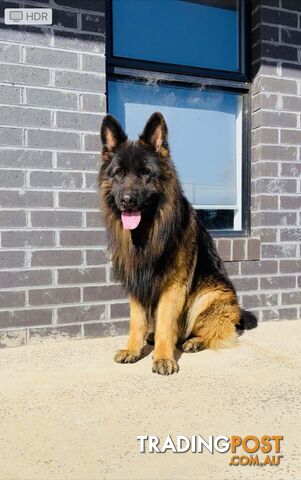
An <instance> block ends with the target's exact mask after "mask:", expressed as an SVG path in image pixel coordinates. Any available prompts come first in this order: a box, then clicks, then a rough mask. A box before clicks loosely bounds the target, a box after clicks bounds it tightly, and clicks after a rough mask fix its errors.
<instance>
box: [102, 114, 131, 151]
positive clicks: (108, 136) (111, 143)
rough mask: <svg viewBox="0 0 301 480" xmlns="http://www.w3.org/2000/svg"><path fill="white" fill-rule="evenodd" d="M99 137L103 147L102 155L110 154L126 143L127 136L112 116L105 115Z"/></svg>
mask: <svg viewBox="0 0 301 480" xmlns="http://www.w3.org/2000/svg"><path fill="white" fill-rule="evenodd" d="M100 137H101V141H102V145H103V150H102V153H103V154H109V155H110V154H112V153H114V151H115V150H116V148H118V147H119V145H121V144H122V143H124V142H126V140H127V136H126V134H125V133H124V131H123V130H122V128H121V126H120V125H119V123H118V122H117V120H116V118H114V117H113V116H112V115H106V116H105V117H104V119H103V121H102V125H101V129H100Z"/></svg>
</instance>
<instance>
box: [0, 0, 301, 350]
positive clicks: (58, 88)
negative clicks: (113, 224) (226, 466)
mask: <svg viewBox="0 0 301 480" xmlns="http://www.w3.org/2000/svg"><path fill="white" fill-rule="evenodd" d="M262 4H263V5H262ZM33 5H35V6H41V7H43V6H44V7H51V8H53V11H54V24H53V26H51V27H45V28H40V27H31V28H29V27H25V28H24V27H17V26H5V25H4V24H3V18H2V19H1V23H0V63H1V65H0V68H1V78H0V105H1V107H0V108H1V116H0V146H1V154H0V169H1V170H0V207H1V210H0V226H1V244H0V246H1V248H0V266H1V271H0V346H9V345H18V344H22V343H26V342H29V343H31V342H36V341H41V340H42V339H46V338H47V339H48V338H50V339H54V338H55V339H60V338H66V337H67V338H68V337H69V338H80V337H82V336H84V335H85V336H96V335H110V334H118V333H124V332H125V331H126V329H127V325H128V305H127V302H126V300H125V298H124V295H123V293H122V290H121V288H120V287H119V286H117V285H115V284H114V283H113V281H112V278H111V274H110V265H109V260H108V257H107V255H106V252H105V230H104V227H103V223H102V220H101V216H100V214H99V213H98V196H97V192H96V172H97V163H98V159H99V149H100V145H99V137H98V131H99V126H100V123H101V117H102V115H103V113H104V112H105V95H104V94H105V75H104V72H105V58H104V1H103V0H85V1H80V0H56V1H55V2H54V1H49V2H47V1H44V2H35V1H28V2H26V3H25V2H19V3H17V2H14V3H13V2H3V1H2V2H0V9H1V10H0V12H1V16H2V17H3V12H4V8H8V7H15V6H21V7H24V6H28V7H30V6H33ZM252 10H253V13H252V25H253V30H252V42H253V53H252V76H253V78H252V101H251V104H252V121H253V123H252V232H251V237H250V238H242V239H240V238H237V239H218V241H217V243H218V249H219V251H220V253H221V255H222V256H223V258H224V259H225V260H226V262H227V263H226V265H227V268H228V270H229V273H230V274H231V276H232V278H233V281H234V283H235V285H236V287H237V289H238V291H239V295H240V298H241V301H242V304H243V306H244V307H246V308H250V309H252V310H253V311H255V312H256V313H257V314H258V316H259V318H260V320H270V319H278V318H280V319H281V318H297V317H298V315H299V314H300V311H298V309H300V303H301V298H300V286H301V280H300V271H301V265H300V245H299V241H300V221H301V219H300V166H301V162H300V147H299V146H300V141H301V133H300V103H301V100H300V88H301V86H300V83H301V82H300V79H301V76H300V75H301V74H300V62H298V58H300V50H299V49H298V45H300V36H301V29H300V15H301V8H300V2H299V1H298V0H282V3H281V4H280V1H278V0H263V1H262V2H252ZM259 259H260V261H258V260H259ZM298 274H299V279H298V278H297V277H298ZM298 282H299V283H298ZM298 287H299V290H298Z"/></svg>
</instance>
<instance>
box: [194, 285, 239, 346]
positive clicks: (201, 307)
mask: <svg viewBox="0 0 301 480" xmlns="http://www.w3.org/2000/svg"><path fill="white" fill-rule="evenodd" d="M239 318H240V309H239V306H238V303H237V300H236V297H235V294H234V293H233V292H232V291H230V290H212V291H207V292H206V293H204V294H202V293H199V294H198V296H197V297H196V298H195V299H194V301H193V302H192V304H191V307H190V309H189V311H188V328H187V330H186V335H185V337H186V338H187V337H188V336H189V335H191V334H192V335H193V336H194V337H199V338H200V339H201V341H202V343H203V345H204V347H205V348H212V349H217V348H221V347H231V346H234V345H235V344H236V339H237V335H236V329H235V325H236V324H237V323H238V322H239Z"/></svg>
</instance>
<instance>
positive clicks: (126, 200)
mask: <svg viewBox="0 0 301 480" xmlns="http://www.w3.org/2000/svg"><path fill="white" fill-rule="evenodd" d="M121 204H122V206H123V207H124V208H134V207H135V206H136V197H135V196H134V195H132V194H130V193H125V194H124V195H123V197H122V199H121Z"/></svg>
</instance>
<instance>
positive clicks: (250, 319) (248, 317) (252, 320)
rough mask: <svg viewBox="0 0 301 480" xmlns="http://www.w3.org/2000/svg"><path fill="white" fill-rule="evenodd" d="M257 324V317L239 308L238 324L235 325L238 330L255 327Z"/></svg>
mask: <svg viewBox="0 0 301 480" xmlns="http://www.w3.org/2000/svg"><path fill="white" fill-rule="evenodd" d="M257 324H258V320H257V317H256V316H255V315H254V313H252V312H248V311H247V310H244V309H243V308H241V309H240V320H239V324H238V325H236V328H237V329H238V330H252V328H256V327H257Z"/></svg>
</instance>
